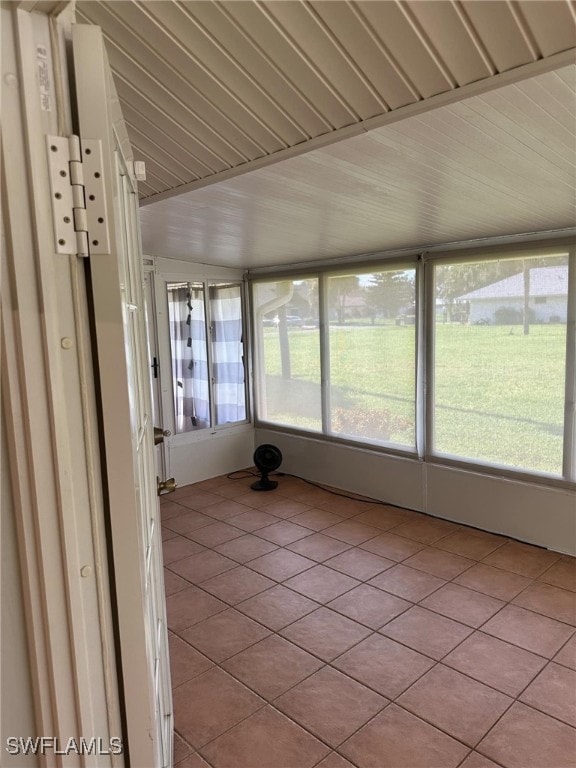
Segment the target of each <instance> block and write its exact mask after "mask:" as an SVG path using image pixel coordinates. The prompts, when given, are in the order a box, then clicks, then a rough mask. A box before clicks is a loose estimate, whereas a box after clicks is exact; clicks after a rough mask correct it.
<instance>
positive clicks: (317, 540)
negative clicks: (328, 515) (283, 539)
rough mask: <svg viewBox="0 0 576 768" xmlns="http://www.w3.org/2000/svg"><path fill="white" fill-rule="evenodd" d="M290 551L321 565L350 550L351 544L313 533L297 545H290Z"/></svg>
mask: <svg viewBox="0 0 576 768" xmlns="http://www.w3.org/2000/svg"><path fill="white" fill-rule="evenodd" d="M288 549H291V550H292V551H293V552H298V553H299V554H300V555H304V556H305V557H310V558H311V559H312V560H317V561H318V562H319V563H321V562H323V561H324V560H328V558H330V557H334V556H335V555H339V554H340V553H341V552H345V551H346V550H347V549H350V544H345V543H344V542H343V541H338V539H333V538H332V537H331V536H324V534H323V533H313V534H312V535H310V536H307V537H306V538H305V539H301V540H300V541H297V542H296V543H295V544H290V546H289V547H288Z"/></svg>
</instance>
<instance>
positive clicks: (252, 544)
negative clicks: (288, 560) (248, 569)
mask: <svg viewBox="0 0 576 768" xmlns="http://www.w3.org/2000/svg"><path fill="white" fill-rule="evenodd" d="M214 549H215V550H216V552H219V553H220V554H221V555H224V556H225V557H230V558H231V559H232V560H236V562H238V563H247V562H248V561H249V560H254V559H255V558H256V557H261V556H262V555H266V554H267V553H268V552H273V551H274V550H275V549H277V546H276V544H272V542H270V541H264V539H259V538H258V536H253V535H252V534H250V533H247V534H245V535H244V536H240V537H239V538H237V539H231V540H230V541H226V542H224V544H219V545H218V546H217V547H215V548H214Z"/></svg>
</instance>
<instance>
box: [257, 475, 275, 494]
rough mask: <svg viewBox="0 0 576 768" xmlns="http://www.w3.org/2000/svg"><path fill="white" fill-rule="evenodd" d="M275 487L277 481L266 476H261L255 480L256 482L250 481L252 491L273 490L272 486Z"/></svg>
mask: <svg viewBox="0 0 576 768" xmlns="http://www.w3.org/2000/svg"><path fill="white" fill-rule="evenodd" d="M277 487H278V483H277V482H276V480H268V478H267V477H262V478H260V480H256V482H255V483H252V485H251V486H250V488H252V490H253V491H273V490H274V488H277Z"/></svg>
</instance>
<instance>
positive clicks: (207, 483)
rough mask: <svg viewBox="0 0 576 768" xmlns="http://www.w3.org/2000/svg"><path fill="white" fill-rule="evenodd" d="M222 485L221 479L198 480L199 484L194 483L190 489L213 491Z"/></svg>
mask: <svg viewBox="0 0 576 768" xmlns="http://www.w3.org/2000/svg"><path fill="white" fill-rule="evenodd" d="M227 482H229V483H232V482H233V481H231V480H229V481H227ZM222 484H223V480H222V478H221V477H209V478H208V479H207V480H200V482H198V483H194V485H193V486H192V487H193V488H194V489H195V490H198V491H212V490H214V491H215V490H216V489H217V488H218V487H219V486H221V485H222Z"/></svg>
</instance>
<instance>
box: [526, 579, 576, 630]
mask: <svg viewBox="0 0 576 768" xmlns="http://www.w3.org/2000/svg"><path fill="white" fill-rule="evenodd" d="M512 602H513V603H514V605H520V606H522V608H529V609H530V610H531V611H535V612H536V613H542V614H543V615H544V616H549V617H550V618H551V619H557V620H558V621H564V622H565V623H566V624H572V625H576V593H575V592H571V591H570V590H568V589H560V588H559V587H553V586H552V585H551V584H543V583H538V584H531V585H530V586H529V587H527V588H526V589H525V590H524V592H521V593H520V594H519V595H518V597H516V598H515V599H514V600H513V601H512Z"/></svg>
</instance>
